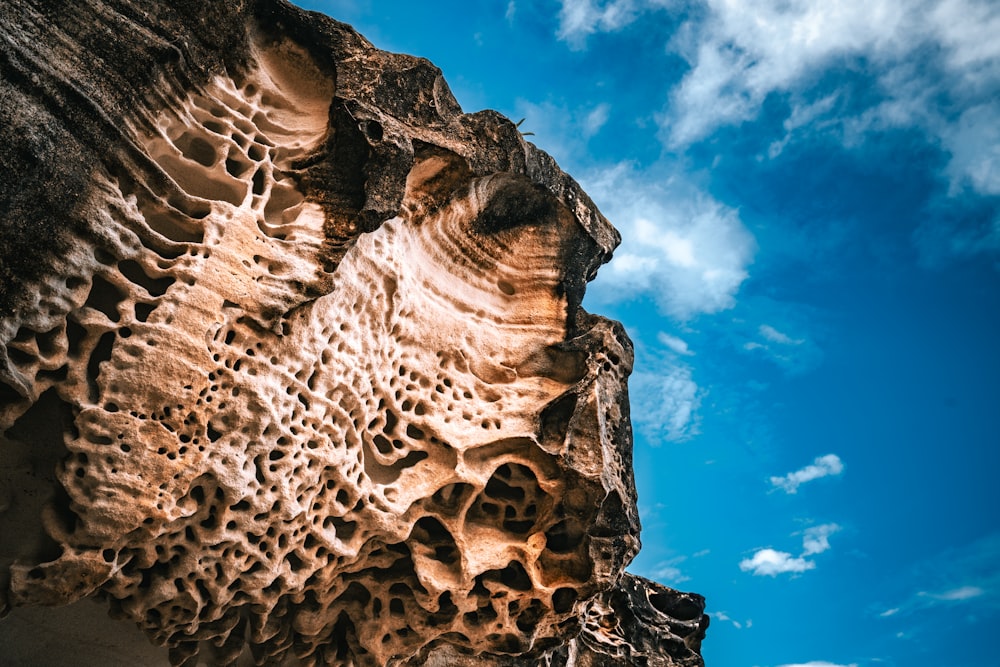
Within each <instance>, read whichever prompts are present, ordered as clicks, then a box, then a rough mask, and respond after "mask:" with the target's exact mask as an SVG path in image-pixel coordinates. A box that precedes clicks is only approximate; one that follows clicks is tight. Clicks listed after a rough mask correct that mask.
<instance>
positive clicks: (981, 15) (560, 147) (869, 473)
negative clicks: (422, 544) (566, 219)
mask: <svg viewBox="0 0 1000 667" xmlns="http://www.w3.org/2000/svg"><path fill="white" fill-rule="evenodd" d="M300 4H302V5H303V6H306V7H308V8H312V9H318V10H321V11H323V12H325V13H328V14H330V15H331V16H333V17H335V18H338V19H340V20H342V21H346V22H348V23H351V24H352V25H354V26H355V27H356V28H358V29H359V30H360V31H361V32H362V33H363V34H364V35H365V36H366V37H368V38H369V39H370V40H372V41H373V42H374V43H375V44H376V45H377V46H379V47H381V48H384V49H387V50H391V51H400V52H405V53H411V54H415V55H420V56H424V57H427V58H429V59H430V60H432V61H433V62H434V63H435V64H436V65H438V66H439V67H441V69H442V70H443V71H444V74H445V77H446V78H447V80H448V81H449V83H450V85H451V87H452V90H453V91H454V92H455V94H456V96H457V98H458V100H459V102H460V103H461V104H462V106H463V108H464V109H465V110H466V111H476V110H479V109H483V108H493V109H497V110H499V111H501V112H503V113H505V114H506V115H508V116H509V117H510V118H512V119H514V120H518V119H521V118H524V119H525V120H524V123H523V125H522V126H521V129H522V130H524V131H530V132H534V136H532V137H530V139H531V140H532V141H533V142H535V143H536V144H537V145H538V146H540V147H541V148H543V149H545V150H547V151H548V152H550V153H551V154H552V155H553V156H554V157H555V158H556V159H557V160H558V161H559V163H560V164H561V165H562V166H563V168H564V169H565V170H566V171H568V172H569V173H571V174H573V175H574V176H575V177H576V178H577V180H579V181H580V182H581V184H582V185H583V186H584V188H585V189H587V191H588V192H589V193H590V194H591V196H592V197H593V198H594V200H595V201H596V202H597V203H598V205H599V206H600V208H601V209H602V211H603V212H604V213H605V214H606V215H607V216H608V217H609V218H610V219H611V220H612V221H613V222H614V223H615V225H616V226H617V227H618V228H619V229H620V230H621V231H622V234H623V236H624V242H623V244H622V246H621V247H620V249H619V250H618V252H616V255H615V259H614V260H613V261H612V263H611V264H609V265H608V266H605V267H604V268H603V269H602V271H601V273H600V275H599V276H598V278H597V280H596V281H595V282H594V283H593V284H592V285H591V286H590V289H589V292H588V297H587V300H586V302H585V305H586V306H587V307H588V308H589V309H590V310H591V311H594V312H598V313H601V314H604V315H607V316H610V317H613V318H615V319H619V320H621V321H622V322H623V323H624V324H625V325H626V327H627V329H628V331H629V333H630V335H631V336H632V338H633V340H634V342H635V345H636V352H637V361H636V370H635V373H634V375H633V378H632V381H631V391H632V403H633V420H634V425H635V428H636V440H635V461H636V478H637V484H638V487H639V494H640V497H639V504H640V511H641V515H642V518H643V536H642V537H643V544H644V546H643V550H642V552H641V553H640V555H639V556H638V558H637V559H636V560H635V561H634V563H633V564H632V566H631V568H630V569H631V570H632V571H634V572H636V573H638V574H641V575H645V576H647V577H650V578H653V579H656V580H659V581H661V582H663V583H666V584H668V585H672V586H675V587H677V588H681V589H685V590H692V591H697V592H699V593H702V594H704V595H705V596H706V597H707V598H708V610H709V612H710V614H711V615H712V617H713V620H712V627H711V628H710V630H709V635H708V639H707V641H706V643H705V645H704V655H705V658H706V662H707V664H709V665H710V666H711V667H876V666H878V667H904V666H905V667H924V666H926V667H987V666H990V667H993V666H995V665H996V664H997V663H996V648H995V646H994V644H995V637H996V630H995V628H996V623H997V621H998V620H1000V485H998V484H997V479H996V478H997V475H998V472H1000V346H998V343H1000V38H998V37H997V35H1000V3H996V2H994V1H992V0H906V1H902V0H896V1H891V0H840V1H838V2H829V1H828V0H759V1H757V2H753V3H749V2H747V3H743V2H737V1H736V0H707V1H697V0H690V1H682V0H677V1H675V0H609V1H604V2H598V1H595V0H562V2H557V1H552V2H548V1H536V2H528V1H526V0H511V1H509V2H508V1H507V0H497V1H495V2H485V1H484V2H479V3H465V2H457V1H455V2H426V3H415V2H394V1H384V2H364V1H361V0H358V1H355V2H351V1H348V0H342V1H341V0H334V1H325V2H322V1H313V2H300Z"/></svg>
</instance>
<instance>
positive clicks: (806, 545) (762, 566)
mask: <svg viewBox="0 0 1000 667" xmlns="http://www.w3.org/2000/svg"><path fill="white" fill-rule="evenodd" d="M839 531H840V526H838V525H837V524H835V523H826V524H822V525H819V526H812V527H810V528H807V529H805V530H804V531H802V533H800V534H801V535H802V553H801V554H800V555H799V556H793V555H792V554H790V553H788V552H787V551H778V550H776V549H772V548H770V547H767V548H764V549H757V550H756V551H755V552H754V554H753V556H751V557H750V558H744V559H743V560H742V561H740V570H742V571H743V572H751V573H753V575H754V576H770V577H776V576H778V575H779V574H789V573H790V574H801V573H802V572H806V571H808V570H814V569H816V561H813V560H808V559H807V558H806V556H814V555H816V554H821V553H823V552H825V551H828V550H829V549H830V535H833V534H834V533H836V532H839Z"/></svg>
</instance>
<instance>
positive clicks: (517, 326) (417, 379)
mask: <svg viewBox="0 0 1000 667" xmlns="http://www.w3.org/2000/svg"><path fill="white" fill-rule="evenodd" d="M0 73H2V78H0V160H2V161H3V163H2V170H0V185H2V188H0V225H2V229H0V233H2V236H0V433H2V434H3V435H2V437H0V485H2V489H0V605H2V607H3V608H4V609H5V610H8V609H10V608H14V613H13V615H12V619H8V621H7V623H8V624H9V623H11V622H12V621H16V620H17V618H18V612H19V608H22V607H26V606H33V605H50V606H57V605H65V604H68V603H73V602H74V601H77V600H82V599H85V598H96V599H98V600H101V601H103V603H104V604H105V606H106V607H108V608H109V609H110V612H111V614H112V616H114V617H116V618H121V619H125V620H126V621H128V622H131V623H132V624H137V625H138V626H139V627H140V628H141V629H142V630H143V631H144V632H145V633H146V634H147V635H148V636H149V637H150V638H151V639H152V640H153V641H154V642H155V643H156V644H158V645H164V646H166V647H167V649H168V652H169V660H170V662H171V663H173V664H181V663H183V664H195V663H196V662H197V661H199V660H200V661H201V662H203V663H208V664H234V663H236V662H237V661H242V662H244V663H248V664H251V663H256V664H277V663H281V662H282V661H284V662H288V663H292V662H295V661H299V662H301V663H302V664H345V665H346V664H356V665H376V664H379V665H380V664H394V663H395V664H414V665H416V664H436V665H446V664H497V665H500V664H503V665H514V664H518V665H520V664H536V663H539V662H541V663H548V664H560V665H565V664H577V665H611V664H650V665H696V664H701V660H700V658H699V657H698V649H699V642H700V640H701V637H702V636H703V634H704V626H705V624H706V620H705V617H704V616H703V615H702V610H703V602H702V600H701V599H700V598H698V597H697V596H691V595H684V594H678V593H676V592H673V591H670V590H669V589H663V588H662V587H659V586H657V585H655V584H652V583H651V582H646V581H644V580H640V579H638V578H635V577H632V576H631V575H627V574H623V569H624V567H625V565H626V564H627V563H628V562H629V561H630V559H631V558H632V557H633V556H634V554H635V553H636V551H637V550H638V546H639V541H638V533H639V521H638V516H637V513H636V508H635V489H634V485H633V481H632V471H631V465H632V462H631V453H630V448H631V435H630V431H629V421H628V409H627V406H628V404H627V394H626V388H625V381H626V377H627V375H628V373H629V372H630V370H631V363H632V353H631V347H630V344H629V342H628V340H627V338H626V337H625V335H624V332H623V331H622V329H621V327H620V326H618V325H617V324H615V323H613V322H610V321H607V320H604V319H602V318H599V317H595V316H592V315H589V314H587V313H586V312H584V311H583V310H582V309H581V308H580V301H581V298H582V296H583V289H584V285H585V283H586V281H587V280H589V279H591V278H592V277H593V276H594V274H595V272H596V270H597V268H598V266H600V264H602V263H603V262H605V261H607V259H608V258H609V257H610V255H611V251H612V249H613V248H614V246H615V245H616V244H617V242H618V236H617V233H616V232H615V231H614V229H613V228H612V227H611V226H610V224H609V223H608V222H607V221H606V220H605V219H604V218H603V217H602V216H601V214H600V213H599V212H598V211H597V209H596V208H595V207H594V205H593V204H592V203H591V201H590V199H589V198H588V197H587V196H586V194H584V193H583V192H582V191H581V190H580V188H579V187H578V186H577V184H576V183H575V182H574V181H573V180H572V179H570V178H569V177H568V176H566V175H565V174H563V173H562V172H561V171H560V170H559V169H558V168H557V167H556V165H555V164H554V163H553V161H552V160H551V159H550V158H549V157H548V156H547V155H545V154H544V153H542V152H541V151H539V150H537V149H536V148H534V146H532V145H531V144H528V143H525V142H524V141H523V139H522V137H521V136H520V134H519V133H518V131H517V129H516V128H515V126H514V125H513V124H512V123H510V122H509V121H508V120H507V119H505V118H503V117H502V116H500V115H499V114H496V113H493V112H481V113H477V114H471V115H464V114H463V113H462V112H461V109H460V108H459V106H458V104H457V103H456V102H455V100H454V98H453V97H452V95H451V94H450V92H449V90H448V87H447V85H446V84H445V82H444V80H443V79H442V78H441V75H440V72H439V70H437V69H436V68H435V67H434V66H432V65H431V64H430V63H428V62H427V61H425V60H421V59H418V58H413V57H409V56H402V55H394V54H388V53H384V52H381V51H378V50H376V49H375V48H373V47H372V46H371V45H370V44H369V43H368V42H367V41H365V40H364V39H363V38H361V37H360V36H358V35H357V34H356V33H355V32H354V31H353V30H351V29H350V28H349V27H347V26H345V25H342V24H339V23H336V22H334V21H332V20H329V19H327V18H325V17H322V16H319V15H316V14H308V13H305V12H302V11H300V10H297V9H295V8H293V7H291V6H290V5H287V4H285V3H284V2H281V1H280V0H259V1H253V0H247V1H237V0H228V1H226V2H209V3H203V2H201V1H200V0H198V1H195V0H182V1H176V0H171V1H170V2H167V1H165V0H164V1H162V2H149V1H147V0H144V1H143V2H131V1H129V0H107V1H102V0H66V1H65V2H51V1H49V0H35V1H32V0H6V1H5V2H4V3H3V4H2V5H0ZM31 618H32V619H36V618H42V619H44V616H42V617H36V616H32V617H31ZM31 623H42V624H43V625H44V620H41V621H36V620H32V621H31ZM3 627H4V624H3V623H0V633H2V632H3ZM8 627H10V626H9V625H8ZM123 627H127V626H125V625H123ZM22 629H23V628H22ZM122 632H124V631H122ZM114 634H115V633H114V632H111V633H110V636H106V637H100V638H94V637H91V638H90V639H91V640H92V641H98V642H105V643H107V642H112V643H113V642H114V641H115V638H114ZM0 636H2V635H0ZM11 636H15V635H11ZM17 636H21V635H17ZM23 643H24V641H23V639H21V640H18V641H16V642H15V641H13V640H8V641H7V642H3V643H2V648H0V651H7V656H6V657H7V658H8V660H12V661H15V662H16V661H17V660H28V659H29V658H26V657H24V656H30V655H42V656H43V655H44V651H43V653H35V654H32V653H31V651H30V650H28V649H26V648H25V647H24V646H23ZM123 650H124V649H123ZM165 654H166V651H165ZM79 655H80V656H81V658H80V661H81V664H85V663H86V660H85V659H84V658H83V657H82V654H79ZM19 656H20V657H19ZM125 659H127V658H123V660H125ZM463 661H465V662H464V663H463ZM0 662H4V656H3V655H0ZM4 664H8V663H7V662H4Z"/></svg>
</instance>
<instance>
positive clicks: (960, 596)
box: [917, 586, 986, 602]
mask: <svg viewBox="0 0 1000 667" xmlns="http://www.w3.org/2000/svg"><path fill="white" fill-rule="evenodd" d="M985 592H986V591H984V590H983V589H982V588H980V587H979V586H961V587H959V588H954V589H952V590H949V591H943V592H940V593H928V592H927V591H920V592H919V593H917V595H919V596H921V597H927V598H930V599H932V600H938V601H941V602H960V601H962V600H971V599H973V598H978V597H980V596H982V595H984V594H985Z"/></svg>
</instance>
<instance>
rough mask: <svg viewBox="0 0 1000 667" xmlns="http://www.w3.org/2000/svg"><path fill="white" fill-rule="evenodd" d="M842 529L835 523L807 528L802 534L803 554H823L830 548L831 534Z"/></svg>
mask: <svg viewBox="0 0 1000 667" xmlns="http://www.w3.org/2000/svg"><path fill="white" fill-rule="evenodd" d="M839 531H840V526H838V525H837V524H835V523H825V524H823V525H821V526H813V527H812V528H806V530H805V531H804V532H803V534H802V535H803V536H802V555H803V556H811V555H812V554H821V553H823V552H824V551H826V550H828V549H829V548H830V536H831V535H833V534H834V533H836V532H839Z"/></svg>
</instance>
